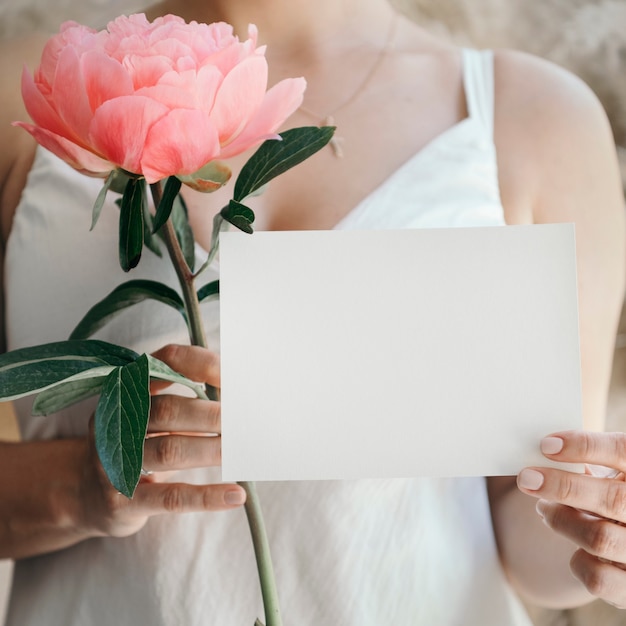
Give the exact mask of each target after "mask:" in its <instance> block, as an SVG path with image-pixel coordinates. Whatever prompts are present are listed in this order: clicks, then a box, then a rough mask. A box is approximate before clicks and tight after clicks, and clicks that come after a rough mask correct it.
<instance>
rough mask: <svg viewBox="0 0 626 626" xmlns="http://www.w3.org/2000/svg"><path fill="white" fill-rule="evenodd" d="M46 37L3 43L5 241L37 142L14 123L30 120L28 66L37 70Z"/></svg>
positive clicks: (0, 160) (0, 107) (0, 194)
mask: <svg viewBox="0 0 626 626" xmlns="http://www.w3.org/2000/svg"><path fill="white" fill-rule="evenodd" d="M45 41H46V37H45V36H44V35H39V34H38V35H31V36H29V37H25V38H23V39H19V40H17V39H16V40H8V41H2V42H0V85H2V88H1V89H0V145H2V150H1V151H0V209H1V215H0V220H1V221H0V227H1V231H2V239H3V240H5V239H6V236H7V235H8V230H9V229H10V223H11V220H12V216H13V212H14V210H15V207H16V205H17V202H18V201H19V197H20V194H21V191H22V188H23V186H24V183H25V180H26V175H27V174H28V170H29V169H30V166H31V164H32V159H33V155H34V151H35V143H34V140H33V139H32V138H31V137H30V135H29V134H28V133H26V132H24V131H23V130H22V129H20V128H15V127H13V126H12V125H11V122H13V121H15V120H27V119H28V114H27V113H26V109H25V108H24V104H23V102H22V97H21V89H20V82H21V75H22V70H23V68H24V66H26V67H28V68H29V69H31V70H32V69H33V68H34V67H35V66H36V65H37V63H38V62H39V58H40V55H41V50H42V49H43V46H44V44H45Z"/></svg>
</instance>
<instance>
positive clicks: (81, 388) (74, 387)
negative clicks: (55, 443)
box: [32, 365, 114, 415]
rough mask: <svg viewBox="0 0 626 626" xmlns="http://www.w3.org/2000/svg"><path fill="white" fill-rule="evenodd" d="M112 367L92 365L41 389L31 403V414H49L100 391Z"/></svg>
mask: <svg viewBox="0 0 626 626" xmlns="http://www.w3.org/2000/svg"><path fill="white" fill-rule="evenodd" d="M113 369H114V367H113V366H112V365H107V366H102V367H94V368H93V369H90V370H87V371H85V372H80V373H79V374H76V375H75V376H70V377H69V378H66V379H64V380H62V381H60V382H58V383H56V384H55V385H51V386H50V387H48V388H47V389H45V390H44V391H42V392H41V393H40V394H39V395H38V396H37V397H36V398H35V402H34V403H33V408H32V414H33V415H51V414H52V413H56V412H57V411H60V410H61V409H65V408H66V407H68V406H71V405H72V404H76V403H77V402H80V401H81V400H84V399H85V398H90V397H91V396H95V395H96V394H98V393H100V390H101V389H102V384H103V383H104V380H105V378H106V377H107V376H108V375H109V374H110V373H111V371H112V370H113Z"/></svg>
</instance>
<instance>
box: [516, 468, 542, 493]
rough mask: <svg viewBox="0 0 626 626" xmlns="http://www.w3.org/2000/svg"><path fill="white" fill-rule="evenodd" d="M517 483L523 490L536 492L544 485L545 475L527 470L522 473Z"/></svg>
mask: <svg viewBox="0 0 626 626" xmlns="http://www.w3.org/2000/svg"><path fill="white" fill-rule="evenodd" d="M517 482H518V484H519V486H520V487H522V489H528V490H529V491H536V490H537V489H539V487H541V485H543V474H542V473H541V472H538V471H536V470H532V469H525V470H522V471H521V472H520V475H519V478H518V481H517Z"/></svg>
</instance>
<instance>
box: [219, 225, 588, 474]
mask: <svg viewBox="0 0 626 626" xmlns="http://www.w3.org/2000/svg"><path fill="white" fill-rule="evenodd" d="M220 246H221V247H220V275H221V277H220V292H221V293H220V310H221V313H220V316H221V355H222V461H223V466H222V478H223V479H224V480H227V481H234V480H259V481H261V480H316V479H355V478H393V477H396V478H400V477H414V476H472V475H475V476H483V475H484V476H488V475H504V474H514V473H517V472H518V471H519V470H520V469H521V468H522V467H524V466H526V465H535V464H539V465H541V464H545V463H546V461H545V458H544V457H543V456H541V454H540V453H539V440H540V439H541V437H543V436H544V435H546V434H548V433H551V432H554V431H559V430H565V429H570V428H580V427H581V424H582V418H581V390H580V357H579V341H578V312H577V290H576V264H575V242H574V226H573V225H571V224H555V225H533V226H507V227H490V228H459V229H433V230H422V229H420V230H402V231H324V232H318V231H313V232H311V231H300V232H259V233H255V234H254V235H252V236H250V235H246V234H243V233H240V232H229V233H223V234H222V236H221V243H220Z"/></svg>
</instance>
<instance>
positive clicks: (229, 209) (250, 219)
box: [220, 200, 254, 235]
mask: <svg viewBox="0 0 626 626" xmlns="http://www.w3.org/2000/svg"><path fill="white" fill-rule="evenodd" d="M220 215H221V216H222V217H223V218H224V219H225V220H226V221H227V222H229V223H230V224H232V225H233V226H235V228H238V229H239V230H242V231H243V232H244V233H248V234H249V235H251V234H252V233H253V232H254V231H253V230H252V226H251V224H253V223H254V211H252V209H250V208H248V207H247V206H245V205H243V204H241V203H239V202H235V200H231V201H230V202H229V203H228V205H227V206H225V207H224V208H223V209H222V210H221V211H220Z"/></svg>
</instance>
